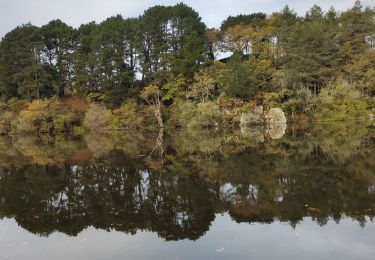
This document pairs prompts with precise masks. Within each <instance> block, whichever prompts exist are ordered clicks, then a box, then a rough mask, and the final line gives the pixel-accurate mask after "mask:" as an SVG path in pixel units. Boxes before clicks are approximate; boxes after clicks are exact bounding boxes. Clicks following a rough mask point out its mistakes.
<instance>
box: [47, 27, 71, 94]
mask: <svg viewBox="0 0 375 260" xmlns="http://www.w3.org/2000/svg"><path fill="white" fill-rule="evenodd" d="M41 34H42V37H43V43H44V46H45V47H44V56H45V57H44V59H45V60H46V62H47V63H48V64H49V66H50V68H51V70H52V71H53V77H54V82H55V89H56V94H57V95H58V96H60V97H61V96H64V93H65V91H66V89H68V88H71V87H72V79H73V76H74V75H73V74H74V72H73V52H74V50H75V49H74V48H75V42H76V32H75V30H74V29H73V28H72V27H70V26H68V25H67V24H65V23H63V22H62V21H60V20H53V21H51V22H49V23H48V24H47V25H45V26H43V27H42V28H41Z"/></svg>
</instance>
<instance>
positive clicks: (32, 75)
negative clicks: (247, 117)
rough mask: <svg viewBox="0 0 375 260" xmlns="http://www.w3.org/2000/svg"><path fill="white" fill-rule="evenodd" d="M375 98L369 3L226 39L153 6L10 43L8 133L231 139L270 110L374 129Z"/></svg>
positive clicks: (1, 94) (268, 22)
mask: <svg viewBox="0 0 375 260" xmlns="http://www.w3.org/2000/svg"><path fill="white" fill-rule="evenodd" d="M222 54H227V56H228V58H225V59H219V58H218V57H220V56H222ZM374 96H375V7H374V6H370V7H363V6H362V4H361V3H360V2H359V1H357V2H355V4H354V6H353V7H352V8H351V9H349V10H347V11H345V12H338V11H336V10H335V9H334V8H333V7H332V8H331V9H330V10H328V11H326V12H325V11H323V10H322V9H321V8H320V7H319V6H317V5H314V6H313V7H312V8H311V9H309V10H308V11H307V12H306V15H305V16H304V17H301V16H298V15H297V14H296V13H295V12H294V11H293V9H291V8H289V7H288V6H286V7H285V8H284V9H283V10H282V11H280V12H275V13H273V14H264V13H253V14H244V15H238V16H229V17H228V18H227V19H226V20H225V21H223V22H222V25H221V27H220V28H207V26H206V25H205V24H204V23H203V22H202V19H201V17H200V16H199V14H198V13H197V12H196V11H195V10H193V9H192V8H191V7H189V6H187V5H185V4H183V3H180V4H177V5H175V6H154V7H151V8H149V9H148V10H146V11H145V12H144V13H143V14H142V15H140V16H139V17H137V18H126V19H125V18H123V17H122V16H121V15H117V16H113V17H110V18H108V19H107V20H105V21H103V22H101V23H99V24H98V23H95V22H91V23H88V24H82V25H81V26H80V27H79V28H72V27H71V26H69V25H67V24H65V23H64V22H63V21H60V20H53V21H51V22H49V23H48V24H46V25H44V26H42V27H37V26H34V25H32V24H29V23H28V24H24V25H22V26H19V27H17V28H15V29H13V30H12V31H10V32H9V33H7V34H6V35H5V36H4V37H3V39H2V40H1V43H0V99H1V104H0V105H1V112H0V132H1V133H9V132H50V133H51V132H60V131H68V130H69V131H70V130H72V129H76V131H82V130H83V128H86V129H91V130H104V129H130V128H140V127H151V128H152V127H155V128H158V127H161V128H163V127H223V128H226V127H228V128H230V127H237V126H238V124H239V115H240V114H241V112H243V111H245V110H247V109H249V108H251V107H254V106H260V105H261V106H263V107H265V108H271V107H281V108H282V109H283V110H284V111H285V112H286V113H287V115H288V117H289V118H290V120H301V119H306V120H311V121H341V120H368V119H369V118H371V117H372V118H373V117H374V116H373V114H374V105H375V102H374ZM77 129H78V130H77Z"/></svg>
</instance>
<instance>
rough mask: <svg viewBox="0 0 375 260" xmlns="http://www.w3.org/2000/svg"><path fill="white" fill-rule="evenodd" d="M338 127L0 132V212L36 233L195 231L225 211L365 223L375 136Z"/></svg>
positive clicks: (370, 210)
mask: <svg viewBox="0 0 375 260" xmlns="http://www.w3.org/2000/svg"><path fill="white" fill-rule="evenodd" d="M345 129H346V128H345ZM345 131H346V132H345V133H346V135H345V136H343V135H342V133H338V134H337V135H336V136H334V135H335V134H334V133H335V131H334V129H327V128H324V129H323V130H319V129H316V128H314V129H312V130H306V129H304V130H303V131H299V130H298V129H297V130H294V131H292V132H291V133H289V134H287V135H286V136H285V137H284V138H283V139H282V140H266V142H264V143H254V142H249V140H245V139H241V137H240V135H238V134H228V133H219V132H215V133H210V132H206V131H198V132H194V131H190V132H184V131H180V132H177V133H174V134H169V135H166V136H163V139H164V140H163V142H162V143H161V145H162V146H161V147H162V151H163V154H160V153H155V151H156V150H154V153H152V152H151V151H153V148H154V144H155V142H154V140H155V136H156V135H157V134H155V133H154V134H148V135H141V134H140V133H137V134H131V133H130V132H129V133H111V134H102V135H100V136H97V135H90V136H86V137H85V142H77V141H75V140H70V139H63V140H56V139H53V140H48V141H43V142H40V143H39V144H38V145H36V146H35V145H33V144H35V143H36V141H35V140H33V139H30V140H27V139H24V140H23V139H18V140H15V141H13V143H15V144H14V145H13V146H11V143H10V142H8V141H7V140H6V139H1V140H0V141H1V143H2V144H3V145H4V146H8V147H7V149H5V148H2V149H0V154H1V155H3V158H2V159H1V160H0V216H2V217H14V218H15V219H16V220H17V222H18V223H19V224H20V225H21V226H22V227H24V228H26V229H27V230H30V231H31V232H34V233H38V234H42V235H48V234H50V233H51V232H53V231H55V230H58V231H61V232H64V233H67V234H70V235H76V234H78V233H79V232H81V231H82V230H83V229H84V228H86V227H87V226H94V227H96V228H100V229H105V230H110V229H116V230H119V231H123V232H126V233H130V234H134V233H136V232H137V231H138V230H150V231H153V232H157V233H158V234H159V235H160V236H161V237H163V238H164V239H166V240H179V239H186V238H188V239H197V238H199V237H200V236H202V235H203V234H204V233H205V232H206V231H207V230H208V229H209V226H210V223H211V222H212V221H213V219H214V216H215V213H221V212H229V214H230V215H231V216H232V218H233V219H234V220H235V221H237V222H260V223H271V222H273V221H275V220H280V221H283V222H288V223H290V224H291V225H292V226H295V225H296V224H298V223H299V222H301V221H302V220H303V218H305V217H311V218H312V219H313V220H314V221H316V222H317V223H318V224H320V225H324V224H325V223H327V221H328V220H329V219H334V220H335V221H337V222H338V221H340V220H341V218H342V217H344V216H348V217H351V218H353V219H355V220H357V221H358V222H359V223H360V224H361V225H364V224H365V219H366V216H368V217H371V218H372V217H374V216H375V209H374V203H375V192H374V190H375V188H374V187H375V172H374V170H373V169H374V168H375V163H374V161H375V159H374V156H373V154H374V147H375V146H374V139H373V138H371V132H369V131H370V129H369V128H364V129H362V128H359V129H358V130H345ZM369 136H370V137H369ZM24 138H25V137H24ZM341 147H347V148H346V149H345V150H347V151H349V150H351V151H350V152H346V151H344V152H343V151H340V149H341ZM348 147H349V148H348ZM158 149H159V148H158ZM32 151H36V152H32ZM41 151H43V152H41ZM83 151H84V154H86V153H88V154H89V155H88V156H81V157H80V158H81V159H79V160H77V159H74V158H78V157H79V156H78V155H77V153H81V152H83ZM336 151H337V152H336ZM44 153H45V154H44ZM73 154H75V155H74V156H73ZM150 154H151V155H150ZM147 155H150V156H147ZM160 155H161V156H162V158H163V163H160ZM77 156H78V157H77ZM25 158H28V160H29V161H28V160H26V159H25ZM82 158H84V159H82Z"/></svg>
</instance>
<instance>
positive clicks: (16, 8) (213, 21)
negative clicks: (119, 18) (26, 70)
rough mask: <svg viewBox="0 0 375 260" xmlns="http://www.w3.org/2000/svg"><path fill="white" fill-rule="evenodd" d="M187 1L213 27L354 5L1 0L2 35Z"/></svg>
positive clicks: (319, 0)
mask: <svg viewBox="0 0 375 260" xmlns="http://www.w3.org/2000/svg"><path fill="white" fill-rule="evenodd" d="M179 2H185V3H186V4H188V5H190V6H192V7H193V8H194V9H195V10H197V11H198V12H199V13H200V15H201V16H202V17H203V21H204V22H205V23H207V25H208V26H210V27H214V26H215V27H217V26H219V25H220V23H221V21H222V20H224V19H225V18H227V17H228V16H229V15H237V14H243V13H253V12H266V13H272V12H275V11H279V10H281V9H282V8H283V7H284V6H285V5H286V4H288V5H290V6H291V7H292V8H294V9H295V10H296V11H297V12H298V13H299V14H301V15H304V14H305V12H306V10H307V9H308V8H310V7H311V6H313V5H314V4H319V5H320V6H322V8H323V9H324V10H327V9H328V8H329V7H330V6H332V5H333V6H335V8H336V9H338V10H343V11H344V10H346V9H348V8H349V7H352V6H353V5H354V2H355V1H354V0H345V1H343V0H304V1H300V0H263V1H259V0H246V1H245V0H216V1H214V4H213V2H212V1H202V0H185V1H181V0H147V1H146V0H137V1H132V0H79V1H77V0H64V1H61V0H0V37H2V36H3V35H4V34H5V33H6V32H8V31H9V30H11V29H12V28H14V27H16V26H17V25H20V24H22V23H27V22H31V23H33V24H36V25H38V26H40V25H42V24H45V23H47V22H48V21H50V20H52V19H57V18H59V19H62V20H63V21H65V22H66V23H68V24H70V25H72V26H78V25H80V24H82V23H87V22H90V21H93V20H94V21H99V22H100V21H102V20H104V19H105V18H107V17H109V16H112V15H115V14H121V15H123V16H124V17H137V16H138V15H140V14H142V12H143V10H145V9H147V8H148V7H150V6H154V5H173V4H176V3H179ZM362 3H363V4H364V5H372V6H374V0H362Z"/></svg>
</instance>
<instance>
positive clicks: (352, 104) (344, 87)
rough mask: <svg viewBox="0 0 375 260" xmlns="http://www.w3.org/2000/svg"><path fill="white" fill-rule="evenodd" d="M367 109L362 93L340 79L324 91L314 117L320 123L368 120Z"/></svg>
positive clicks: (318, 101)
mask: <svg viewBox="0 0 375 260" xmlns="http://www.w3.org/2000/svg"><path fill="white" fill-rule="evenodd" d="M367 107H368V105H367V103H366V101H365V100H364V99H363V98H361V93H360V92H359V91H358V90H356V89H355V88H354V87H353V86H351V85H350V84H349V83H348V82H347V81H345V80H342V79H339V80H337V81H336V83H335V84H334V85H333V86H332V87H331V88H326V89H323V90H322V92H321V93H320V95H319V98H318V100H317V103H316V111H315V113H314V114H313V117H314V119H315V120H318V121H345V120H366V119H367V118H368V114H369V111H368V110H367Z"/></svg>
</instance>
